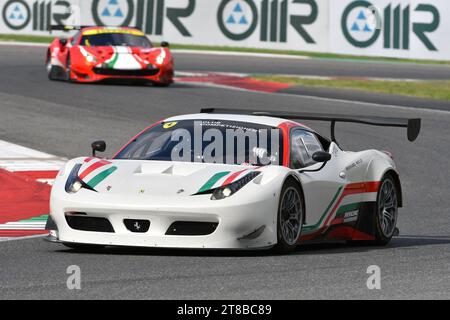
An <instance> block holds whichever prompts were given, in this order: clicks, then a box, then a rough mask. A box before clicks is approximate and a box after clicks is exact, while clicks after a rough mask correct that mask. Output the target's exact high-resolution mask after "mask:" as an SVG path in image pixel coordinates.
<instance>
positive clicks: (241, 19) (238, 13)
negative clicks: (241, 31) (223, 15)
mask: <svg viewBox="0 0 450 320" xmlns="http://www.w3.org/2000/svg"><path fill="white" fill-rule="evenodd" d="M227 24H232V25H234V24H240V25H248V21H247V18H246V15H245V12H244V10H242V7H241V5H240V4H239V3H237V4H236V5H235V6H234V9H233V12H232V13H231V14H230V15H229V16H228V19H227Z"/></svg>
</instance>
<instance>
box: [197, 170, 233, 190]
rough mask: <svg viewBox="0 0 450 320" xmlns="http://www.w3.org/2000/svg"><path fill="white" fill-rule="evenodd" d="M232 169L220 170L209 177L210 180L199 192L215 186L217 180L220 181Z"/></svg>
mask: <svg viewBox="0 0 450 320" xmlns="http://www.w3.org/2000/svg"><path fill="white" fill-rule="evenodd" d="M229 173H230V171H223V172H218V173H216V174H215V175H213V176H212V177H211V178H209V180H208V181H206V183H205V184H204V185H203V186H202V187H201V188H200V190H198V192H199V193H200V192H205V191H207V190H209V189H211V188H212V187H213V185H215V184H216V182H217V181H219V180H220V179H221V178H223V177H225V176H226V175H227V174H229Z"/></svg>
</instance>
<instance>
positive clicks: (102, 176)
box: [87, 166, 117, 188]
mask: <svg viewBox="0 0 450 320" xmlns="http://www.w3.org/2000/svg"><path fill="white" fill-rule="evenodd" d="M116 170H117V167H115V166H113V167H111V168H109V169H108V170H105V171H102V172H100V173H99V174H98V175H96V176H95V177H93V178H92V179H91V180H89V182H88V183H87V185H88V186H90V187H91V188H95V187H96V186H97V185H98V184H99V183H100V182H102V181H103V180H105V179H106V178H107V177H108V176H109V175H110V174H111V173H113V172H114V171H116Z"/></svg>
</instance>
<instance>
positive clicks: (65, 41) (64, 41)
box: [59, 38, 67, 47]
mask: <svg viewBox="0 0 450 320" xmlns="http://www.w3.org/2000/svg"><path fill="white" fill-rule="evenodd" d="M59 43H60V44H61V46H63V47H65V46H66V44H67V39H62V38H61V39H59Z"/></svg>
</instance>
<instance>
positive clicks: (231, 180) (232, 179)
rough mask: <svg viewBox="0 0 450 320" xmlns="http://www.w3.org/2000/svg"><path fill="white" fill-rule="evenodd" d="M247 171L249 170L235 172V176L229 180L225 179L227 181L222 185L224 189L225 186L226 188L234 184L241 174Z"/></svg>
mask: <svg viewBox="0 0 450 320" xmlns="http://www.w3.org/2000/svg"><path fill="white" fill-rule="evenodd" d="M245 171H247V169H245V170H241V171H238V172H235V173H233V174H231V175H230V176H229V177H228V178H226V179H225V181H224V182H223V183H222V187H223V186H226V185H227V184H230V183H232V182H233V181H234V180H235V179H236V178H237V177H238V176H239V175H240V174H241V173H243V172H245Z"/></svg>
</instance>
